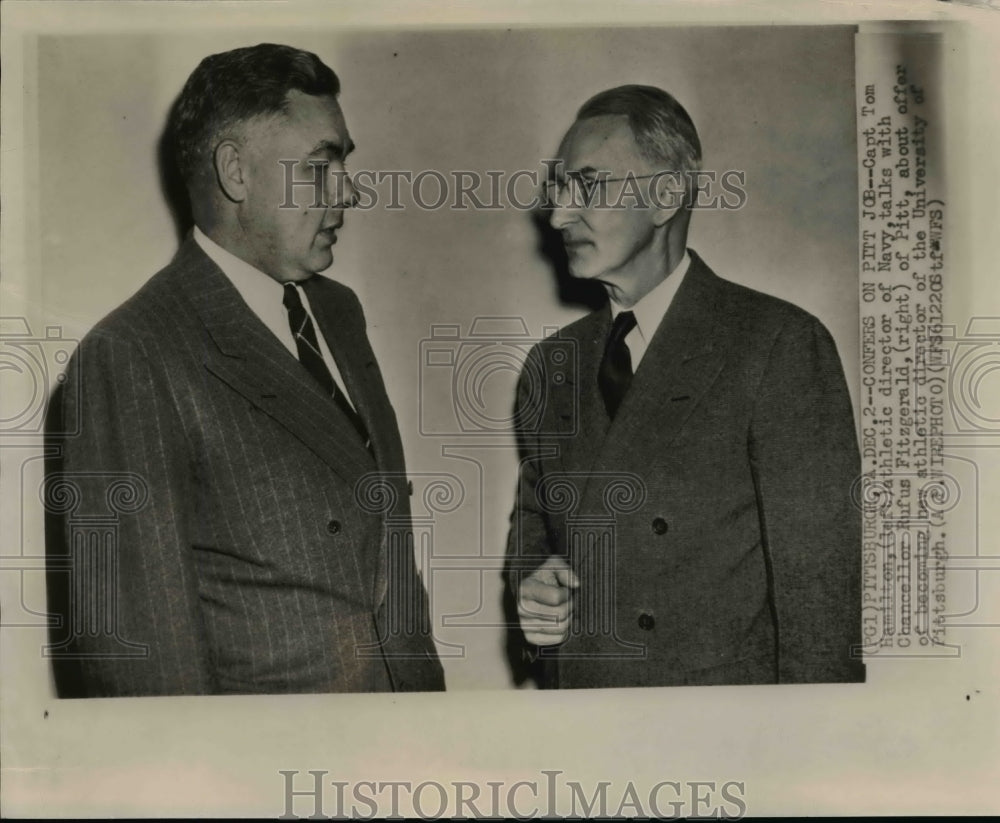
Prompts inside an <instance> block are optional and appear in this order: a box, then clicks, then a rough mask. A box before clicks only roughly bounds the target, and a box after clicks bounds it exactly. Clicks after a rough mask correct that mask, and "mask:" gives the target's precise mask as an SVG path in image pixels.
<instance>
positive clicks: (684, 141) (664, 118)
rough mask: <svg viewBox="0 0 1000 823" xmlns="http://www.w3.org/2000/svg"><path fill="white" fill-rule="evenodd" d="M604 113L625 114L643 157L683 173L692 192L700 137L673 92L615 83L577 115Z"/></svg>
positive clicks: (688, 189) (587, 115)
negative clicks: (613, 86) (692, 174)
mask: <svg viewBox="0 0 1000 823" xmlns="http://www.w3.org/2000/svg"><path fill="white" fill-rule="evenodd" d="M604 115H624V116H625V117H627V118H628V124H629V128H631V129H632V136H633V137H634V138H635V142H636V143H637V144H638V146H639V151H640V152H642V155H643V157H645V158H646V159H647V160H649V161H650V162H652V163H655V164H657V165H659V166H661V167H662V169H664V170H669V171H676V172H680V173H682V174H683V175H684V179H685V189H686V191H687V192H688V197H689V198H690V197H691V196H692V194H693V192H692V188H693V184H694V182H695V181H694V180H693V179H692V177H691V173H692V172H696V171H698V170H699V169H700V168H701V141H700V140H699V139H698V131H697V130H696V129H695V127H694V123H693V122H692V121H691V117H690V116H689V115H688V113H687V111H685V109H684V107H683V106H682V105H681V104H680V103H678V102H677V100H675V99H674V98H673V96H671V95H670V94H667V92H665V91H663V89H658V88H656V87H655V86H637V85H630V86H618V87H617V88H613V89H608V90H607V91H602V92H600V93H598V94H595V95H594V96H593V97H591V98H590V99H589V100H588V101H587V102H586V103H584V104H583V105H582V106H581V107H580V110H579V111H578V112H577V114H576V119H577V120H586V119H589V118H591V117H601V116H604Z"/></svg>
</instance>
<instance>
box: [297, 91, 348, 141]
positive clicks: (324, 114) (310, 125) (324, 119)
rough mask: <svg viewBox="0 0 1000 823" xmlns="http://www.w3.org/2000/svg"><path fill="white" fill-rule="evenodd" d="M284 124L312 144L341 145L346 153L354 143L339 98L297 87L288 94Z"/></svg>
mask: <svg viewBox="0 0 1000 823" xmlns="http://www.w3.org/2000/svg"><path fill="white" fill-rule="evenodd" d="M286 99H287V106H286V108H285V111H284V118H283V121H284V123H283V125H284V126H285V127H286V128H290V129H292V130H294V131H295V132H297V133H299V134H300V135H301V136H302V138H303V139H305V140H307V141H308V142H310V148H312V147H313V144H315V147H319V148H324V147H325V148H334V147H340V148H341V149H342V150H343V152H344V153H345V154H346V153H347V152H349V151H350V150H351V149H352V148H353V147H354V144H353V143H352V142H351V136H350V133H349V132H348V130H347V122H346V121H345V119H344V113H343V111H342V110H341V108H340V104H339V103H338V102H337V100H336V98H334V97H331V96H329V95H322V96H317V95H310V94H305V93H303V92H300V91H297V90H295V89H293V90H292V91H290V92H289V93H288V95H287V98H286Z"/></svg>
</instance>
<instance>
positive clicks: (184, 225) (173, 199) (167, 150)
mask: <svg viewBox="0 0 1000 823" xmlns="http://www.w3.org/2000/svg"><path fill="white" fill-rule="evenodd" d="M179 97H180V95H178V97H177V98H175V99H174V102H173V104H172V105H171V106H170V114H169V115H168V116H167V120H166V123H165V124H164V126H163V131H162V132H161V133H160V137H159V140H157V142H156V165H157V169H158V170H159V177H160V191H161V192H162V194H163V199H164V200H165V201H166V203H167V207H168V208H169V209H170V216H171V217H172V218H173V221H174V231H176V232H177V243H178V244H180V243H181V242H183V240H184V238H185V237H186V236H187V233H188V232H189V231H191V228H192V227H193V226H194V218H193V217H192V216H191V200H190V198H189V197H188V193H187V186H186V185H185V184H184V180H183V178H182V177H181V175H180V172H179V171H178V169H177V161H176V157H175V153H174V146H173V142H172V141H171V139H170V122H171V120H172V119H173V112H174V109H176V107H177V102H178V99H179Z"/></svg>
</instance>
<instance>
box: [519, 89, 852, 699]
mask: <svg viewBox="0 0 1000 823" xmlns="http://www.w3.org/2000/svg"><path fill="white" fill-rule="evenodd" d="M700 162H701V147H700V142H699V139H698V135H697V132H696V130H695V127H694V125H693V123H692V122H691V119H690V118H689V116H688V114H687V112H686V111H685V110H684V109H683V108H682V107H681V105H680V104H679V103H678V102H677V101H676V100H674V98H673V97H671V96H670V95H669V94H667V93H666V92H664V91H662V90H660V89H656V88H651V87H645V86H624V87H620V88H615V89H611V90H609V91H605V92H602V93H600V94H598V95H596V96H595V97H593V98H592V99H591V100H589V101H588V102H587V103H585V104H584V105H583V107H582V108H581V109H580V111H579V113H578V115H577V119H576V121H575V122H574V123H573V125H572V126H571V127H570V130H569V131H568V133H567V134H566V136H565V138H564V139H563V141H562V145H561V147H560V152H559V159H558V162H557V163H556V165H555V168H554V169H553V172H554V174H553V179H552V180H550V181H549V184H548V186H547V192H548V196H549V198H550V201H551V202H550V207H551V217H550V220H551V224H552V226H553V227H554V228H556V229H557V230H558V231H559V232H560V233H561V234H562V238H563V241H564V244H565V248H566V253H567V256H568V262H569V268H570V271H571V273H572V274H573V275H574V276H575V277H577V278H585V279H591V280H595V281H597V282H599V283H601V285H602V286H603V287H604V289H605V290H606V291H607V296H608V305H607V306H605V307H603V308H601V309H599V310H597V311H595V312H593V313H592V314H590V315H588V316H586V317H584V318H582V319H581V320H579V321H577V322H575V323H573V324H571V325H570V326H568V327H566V328H565V329H563V330H562V331H561V332H560V333H559V334H558V335H557V336H556V337H555V338H553V339H550V340H548V341H543V342H542V343H541V344H539V345H538V346H536V347H535V349H534V350H533V351H532V353H531V355H530V356H529V362H528V364H527V365H526V368H525V371H524V374H523V375H522V380H521V382H520V384H519V389H518V415H517V417H516V419H517V420H518V421H519V423H520V425H519V430H518V436H519V446H520V449H521V473H520V479H519V484H518V494H517V502H516V506H515V512H514V516H513V519H512V528H511V532H510V537H509V541H508V556H509V572H508V574H509V583H510V585H511V587H512V590H513V592H514V593H515V594H516V598H517V604H518V615H519V620H520V626H521V630H522V631H523V634H524V639H525V640H526V641H527V642H528V643H530V644H533V645H534V646H535V647H536V649H535V653H536V654H537V655H538V656H539V657H540V659H541V661H542V663H543V666H542V671H543V685H544V686H547V687H550V688H551V687H559V688H579V687H602V686H606V687H619V686H655V685H711V684H742V683H747V684H749V683H796V682H837V681H840V682H845V681H860V680H863V679H864V667H863V666H862V665H861V664H860V663H859V662H858V661H857V660H856V658H855V654H856V648H854V647H856V646H857V645H858V644H860V642H861V605H860V569H861V537H860V513H859V511H858V510H857V509H856V508H855V507H854V506H853V505H852V502H851V489H852V484H853V483H854V481H855V479H856V478H857V477H858V474H859V457H858V449H857V441H856V435H855V429H854V420H853V412H852V408H851V402H850V398H849V395H848V391H847V387H846V385H845V381H844V376H843V371H842V368H841V365H840V361H839V359H838V356H837V352H836V348H835V346H834V343H833V341H832V340H831V338H830V336H829V334H828V333H827V331H826V329H825V328H824V327H823V326H822V325H821V324H820V323H819V321H818V320H816V319H815V318H814V317H812V316H811V315H809V314H807V313H806V312H804V311H803V310H801V309H799V308H797V307H795V306H792V305H790V304H789V303H786V302H784V301H782V300H779V299H776V298H773V297H769V296H766V295H764V294H761V293H758V292H755V291H752V290H750V289H748V288H745V287H742V286H738V285H736V284H734V283H731V282H728V281H726V280H723V279H721V278H719V277H717V276H716V275H715V274H714V273H713V272H712V271H711V270H710V269H709V267H708V266H707V265H706V264H705V262H704V261H703V260H702V259H701V258H700V257H699V256H698V255H697V254H696V253H695V252H694V251H693V250H691V249H689V248H688V247H687V233H688V226H689V223H690V220H691V216H692V208H691V207H692V203H693V202H694V200H695V198H697V197H698V192H697V187H696V185H695V181H696V180H697V176H696V174H695V173H696V172H697V171H698V170H699V168H700ZM567 341H569V342H570V343H571V344H572V348H573V349H574V350H575V353H576V368H575V369H574V370H570V372H569V375H568V376H567V374H566V370H565V368H562V367H559V368H556V367H554V366H553V363H555V362H556V361H557V360H558V358H557V357H555V356H554V355H556V354H557V353H558V351H564V350H565V346H566V342H567ZM539 375H541V381H542V383H544V392H543V393H542V394H539V389H538V385H539V382H538V381H539V377H538V376H539ZM539 404H541V411H540V414H536V413H534V412H533V413H532V414H531V415H528V414H526V410H528V409H537V408H538V406H539ZM543 433H544V434H543Z"/></svg>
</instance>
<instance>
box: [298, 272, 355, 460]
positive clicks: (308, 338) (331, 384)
mask: <svg viewBox="0 0 1000 823" xmlns="http://www.w3.org/2000/svg"><path fill="white" fill-rule="evenodd" d="M282 303H284V306H285V308H286V309H287V310H288V325H289V326H290V327H291V330H292V336H293V337H294V338H295V348H296V349H297V350H298V353H299V362H300V363H301V364H302V365H303V366H305V367H306V371H308V372H309V374H311V375H312V376H313V377H314V378H316V381H317V382H318V383H319V384H320V385H321V386H322V387H323V389H324V390H325V391H326V392H327V393H328V394H330V395H332V396H333V400H334V402H335V403H336V404H337V405H338V406H339V407H340V410H341V411H342V412H343V413H344V414H345V415H346V416H347V419H348V420H350V421H351V425H352V426H354V429H355V430H356V431H357V433H358V436H359V437H360V438H361V440H362V442H363V443H364V444H365V446H366V447H370V440H371V438H370V437H369V435H368V429H367V428H366V427H365V422H364V420H362V419H361V415H359V414H358V413H357V412H356V411H355V410H354V407H353V406H352V405H351V402H350V401H349V400H348V399H347V395H345V394H344V392H343V391H341V389H340V386H338V385H337V382H336V381H335V380H334V379H333V375H332V374H330V370H329V369H328V368H327V366H326V361H324V360H323V352H322V351H320V348H319V340H318V339H317V338H316V327H315V326H314V325H313V321H312V318H311V317H310V316H309V312H307V311H306V307H305V306H304V305H302V298H301V297H299V292H298V289H296V288H295V284H294V283H285V296H284V298H283V299H282Z"/></svg>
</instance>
